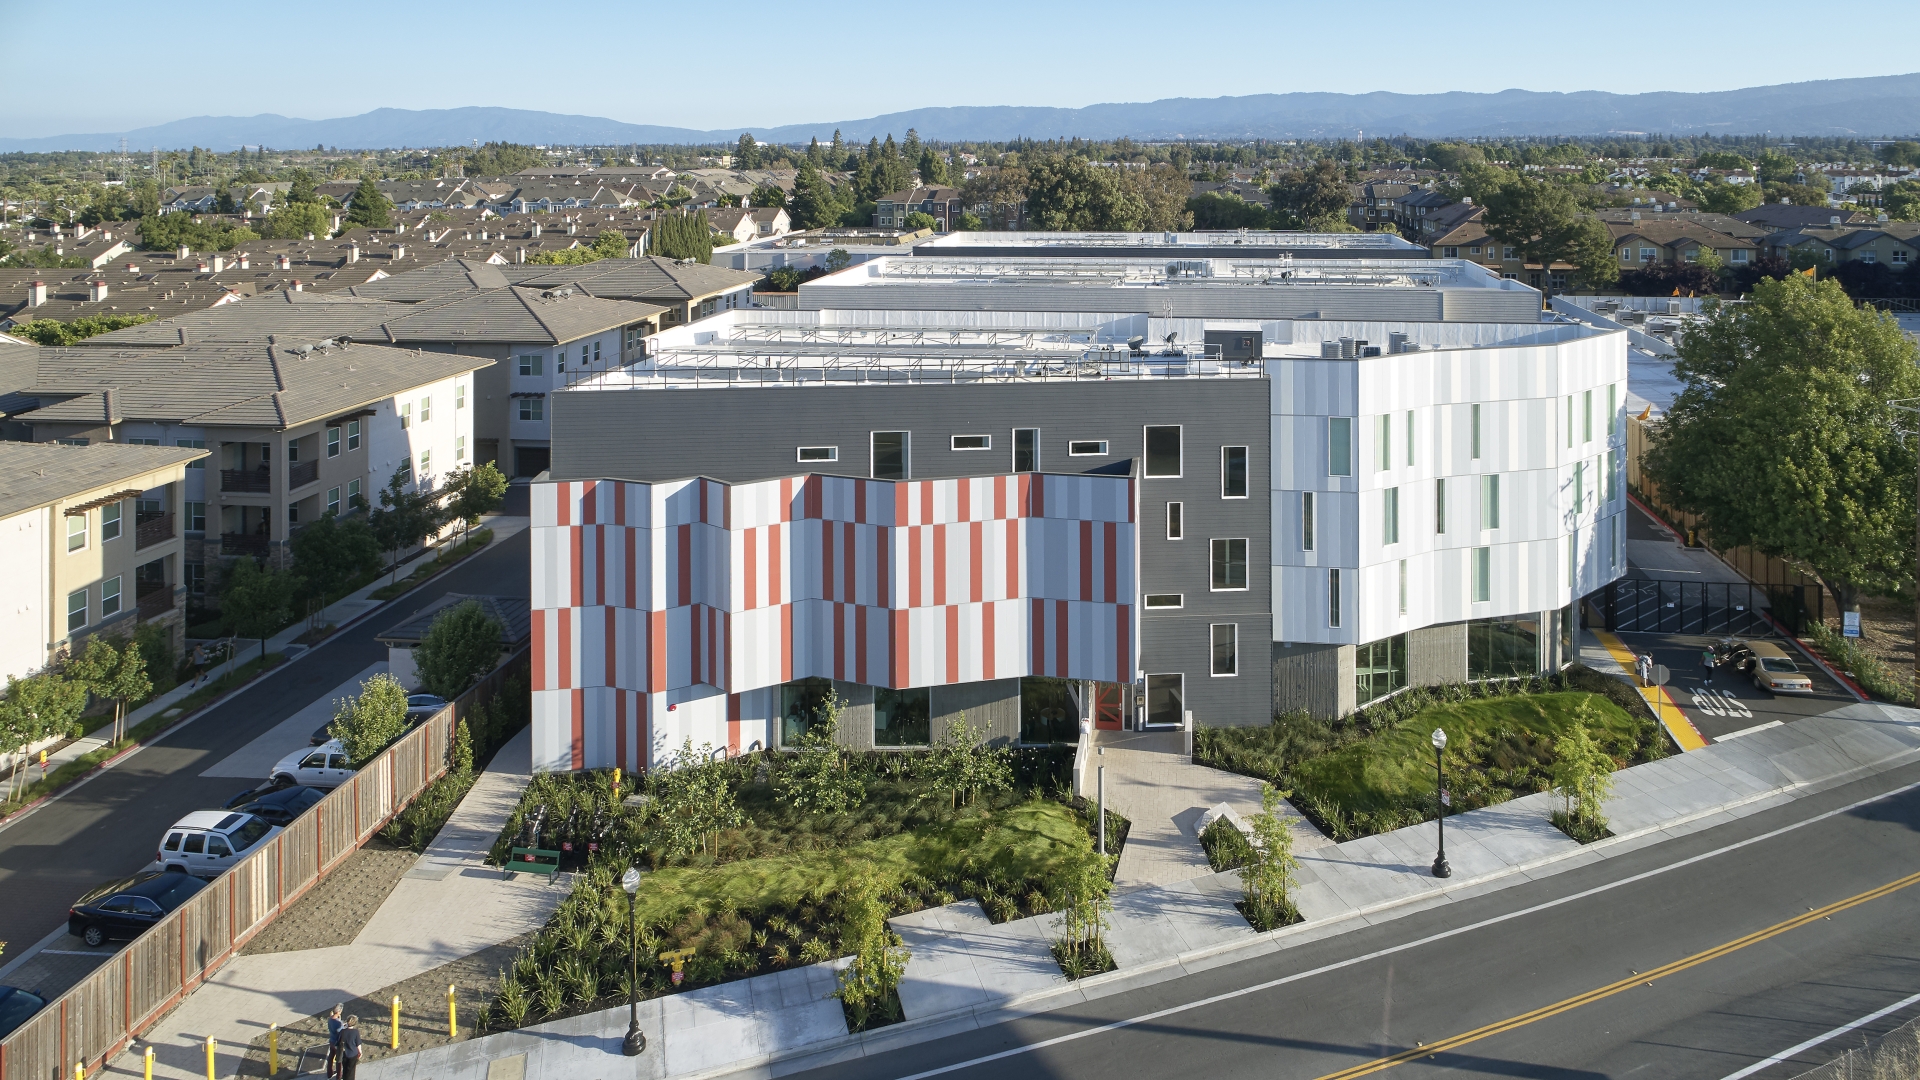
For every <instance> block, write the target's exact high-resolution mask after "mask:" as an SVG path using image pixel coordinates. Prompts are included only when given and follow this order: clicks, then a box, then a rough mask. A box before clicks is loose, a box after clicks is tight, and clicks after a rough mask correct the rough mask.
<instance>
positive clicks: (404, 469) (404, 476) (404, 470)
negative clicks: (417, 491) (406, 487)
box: [396, 457, 413, 484]
mask: <svg viewBox="0 0 1920 1080" xmlns="http://www.w3.org/2000/svg"><path fill="white" fill-rule="evenodd" d="M396 471H397V472H399V474H400V482H401V483H403V484H411V483H413V459H412V458H411V457H403V458H401V459H400V468H399V469H398V470H396Z"/></svg>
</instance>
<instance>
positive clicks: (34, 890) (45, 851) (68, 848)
mask: <svg viewBox="0 0 1920 1080" xmlns="http://www.w3.org/2000/svg"><path fill="white" fill-rule="evenodd" d="M527 559H528V535H527V533H526V532H524V531H523V532H520V533H518V534H516V535H514V536H512V537H509V538H508V539H506V540H503V541H501V542H500V543H499V544H498V545H497V546H491V547H488V548H487V549H485V550H483V551H482V552H481V553H480V554H479V555H477V556H475V557H474V558H472V559H471V560H469V561H468V562H466V563H465V564H464V565H462V566H460V567H458V568H456V569H454V570H451V571H448V572H447V573H445V574H442V575H441V576H440V577H439V578H437V579H435V580H434V581H433V582H432V583H431V584H430V585H427V586H425V587H423V588H422V589H420V590H418V591H416V592H414V593H411V594H409V595H408V596H407V597H405V598H404V599H402V600H401V601H400V602H399V603H398V604H397V605H394V606H390V607H388V608H383V609H380V610H378V611H376V612H375V613H374V614H373V615H371V616H369V617H368V618H366V619H365V620H364V621H362V622H361V623H360V624H359V625H357V626H355V627H353V628H351V629H348V630H345V631H342V632H341V633H339V634H336V635H335V636H334V637H333V638H330V639H328V640H327V641H326V642H325V643H323V644H322V645H320V646H319V647H318V648H316V649H314V650H313V651H312V652H310V653H309V654H307V655H305V656H303V657H300V658H299V659H297V660H295V661H293V662H292V663H289V664H287V665H285V666H284V667H282V668H280V669H278V670H276V671H275V672H274V673H273V675H272V676H271V677H269V678H267V679H265V680H262V681H260V682H257V683H255V684H254V685H253V686H252V687H250V688H249V689H247V690H245V691H243V692H241V693H239V694H237V695H235V696H233V697H230V698H228V699H227V700H225V701H223V702H221V703H220V704H219V705H218V706H216V707H214V708H213V709H211V710H209V711H208V712H206V713H204V714H202V715H201V717H200V718H199V719H197V720H195V721H193V722H192V723H190V724H188V725H187V726H186V727H184V728H181V729H179V730H177V731H176V732H174V733H173V734H171V735H169V736H167V737H165V738H164V739H162V740H160V741H159V742H158V743H155V744H153V745H150V746H148V747H147V748H146V749H144V750H142V751H140V752H139V753H138V754H135V755H133V756H132V757H130V758H127V759H126V760H124V761H122V762H121V763H120V764H119V765H118V766H116V767H115V768H113V769H112V770H110V771H108V772H106V773H103V774H100V775H98V776H96V777H95V778H94V779H93V780H92V781H90V782H89V783H87V784H85V785H83V786H81V787H80V788H78V789H76V790H73V791H71V792H69V793H68V794H67V795H65V796H64V797H62V798H60V799H57V800H55V801H54V802H51V803H48V804H46V805H44V806H42V807H41V808H40V809H39V810H36V811H34V812H33V813H32V814H30V815H28V816H27V817H26V818H24V819H22V820H20V821H19V822H17V823H15V824H13V825H11V826H9V827H7V828H6V829H4V830H0V898H4V902H0V941H8V942H11V943H12V947H11V948H9V949H8V952H9V954H11V955H10V957H9V958H11V957H12V956H18V955H19V954H20V952H21V951H22V950H23V949H25V948H27V947H28V946H30V945H32V944H33V943H34V942H37V941H39V940H40V939H41V938H43V937H45V936H46V935H47V934H49V933H51V932H53V931H54V930H56V929H59V928H60V927H62V926H64V925H65V924H66V920H67V908H68V907H69V905H71V904H72V903H73V901H74V900H75V899H77V898H78V897H79V896H80V895H81V894H82V893H84V892H85V891H86V890H87V889H89V888H91V887H93V886H95V885H98V884H100V883H102V882H104V881H106V880H109V879H111V878H114V877H118V876H121V875H125V874H131V873H134V872H136V871H138V870H139V869H140V868H141V867H143V866H145V865H146V864H148V863H150V862H152V861H153V857H154V851H155V847H156V845H157V844H158V843H159V839H160V836H161V834H162V833H163V832H164V831H165V830H166V827H167V826H168V825H171V824H173V823H174V822H175V821H178V820H179V819H180V818H181V817H182V816H184V815H186V814H188V813H190V812H192V811H194V810H201V809H206V808H208V807H217V806H219V805H220V804H221V803H223V802H225V801H226V800H227V799H228V798H229V797H230V796H232V795H233V794H234V793H235V792H236V791H239V790H240V789H241V788H242V787H244V786H246V785H245V782H244V781H241V780H236V779H234V778H233V777H202V776H201V775H200V773H202V772H204V771H205V770H206V769H208V768H209V767H211V766H212V765H213V764H215V763H216V762H218V761H220V760H221V759H223V758H225V757H226V756H227V755H228V754H230V753H232V752H233V751H235V750H237V749H239V748H240V747H243V746H245V745H246V744H247V743H248V742H250V741H251V740H253V739H254V738H255V737H257V736H259V735H260V734H261V733H262V732H265V731H266V730H267V729H269V728H271V727H273V726H274V725H275V724H278V723H279V722H280V721H282V720H285V719H286V718H287V717H289V716H291V715H292V714H294V713H295V712H298V711H299V710H300V709H301V708H302V707H303V706H305V705H307V704H309V703H310V702H312V701H313V700H314V699H315V698H318V697H321V696H322V695H325V694H327V693H329V692H331V691H332V690H333V689H334V688H335V687H337V686H339V685H340V684H341V683H342V682H344V681H345V680H347V679H349V678H351V677H352V676H354V675H356V674H358V673H360V672H361V671H364V670H365V669H366V668H367V666H368V665H369V664H373V663H376V662H378V661H382V660H385V659H386V656H387V650H386V648H385V647H384V646H382V645H379V644H377V643H376V642H375V641H374V640H373V639H374V635H375V634H377V633H379V632H381V631H383V630H385V629H387V628H388V627H390V626H392V625H394V624H395V623H396V622H398V621H400V620H401V618H402V617H403V616H404V615H405V614H407V613H408V612H411V611H414V610H417V609H418V608H421V607H424V606H425V605H426V604H427V603H428V602H430V601H432V600H434V599H436V598H438V597H439V596H441V595H443V594H445V593H449V592H458V593H487V594H494V595H512V596H526V595H528V578H527V569H526V567H527ZM255 647H256V648H257V647H258V646H257V644H256V646H255ZM288 749H289V750H292V749H297V747H289V748H288ZM261 779H262V780H264V779H265V777H264V776H263V777H261ZM73 941H74V942H75V943H76V945H75V946H71V947H74V948H83V946H78V945H77V942H78V941H79V939H78V938H75V939H73ZM101 954H102V955H103V956H104V955H107V950H105V949H102V950H101Z"/></svg>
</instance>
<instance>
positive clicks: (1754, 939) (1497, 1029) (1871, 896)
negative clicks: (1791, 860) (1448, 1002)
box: [1319, 873, 1920, 1080]
mask: <svg viewBox="0 0 1920 1080" xmlns="http://www.w3.org/2000/svg"><path fill="white" fill-rule="evenodd" d="M1915 884H1920V873H1915V874H1908V875H1907V876H1906V877H1903V878H1900V879H1899V880H1897V881H1889V882H1887V883H1886V884H1885V885H1881V886H1879V887H1878V888H1874V889H1868V890H1867V891H1866V892H1863V893H1860V894H1858V895H1856V896H1849V897H1847V898H1846V899H1845V900H1838V901H1835V902H1834V903H1831V904H1828V905H1827V906H1826V907H1823V908H1815V909H1814V910H1812V911H1809V912H1807V913H1806V914H1805V915H1796V916H1794V917H1793V918H1791V919H1788V920H1786V921H1785V922H1779V923H1775V924H1773V925H1772V926H1769V927H1767V928H1766V929H1764V930H1756V931H1754V932H1753V933H1751V934H1748V935H1747V936H1745V937H1741V938H1735V939H1733V940H1732V941H1729V942H1726V943H1725V944H1721V945H1715V946H1714V947H1713V948H1711V949H1707V950H1706V951H1704V952H1697V953H1694V954H1693V955H1692V956H1689V957H1685V958H1683V959H1680V960H1675V961H1673V962H1672V963H1670V964H1665V965H1662V966H1660V967H1657V968H1654V969H1653V970H1652V971H1646V972H1642V973H1640V974H1638V975H1635V976H1633V977H1632V978H1628V979H1621V980H1620V981H1619V982H1616V983H1609V984H1607V985H1606V986H1602V987H1598V988H1596V989H1593V990H1588V991H1587V992H1586V993H1583V994H1576V995H1574V996H1573V997H1570V998H1567V999H1565V1000H1563V1001H1556V1002H1554V1003H1553V1004H1551V1005H1546V1006H1542V1007H1541V1008H1538V1009H1535V1010H1533V1011H1532V1012H1526V1013H1521V1014H1520V1015H1518V1016H1512V1017H1508V1018H1507V1019H1505V1020H1500V1021H1497V1022H1495V1023H1492V1024H1488V1025H1487V1026H1485V1027H1480V1028H1475V1029H1473V1030H1472V1031H1466V1032H1462V1033H1460V1034H1458V1035H1453V1036H1450V1037H1448V1038H1445V1039H1441V1040H1440V1041H1439V1042H1434V1043H1428V1044H1427V1045H1425V1046H1417V1047H1415V1048H1413V1049H1411V1050H1402V1051H1401V1052H1399V1053H1397V1054H1394V1055H1392V1056H1390V1057H1383V1058H1375V1059H1374V1060H1372V1061H1368V1062H1363V1063H1361V1064H1359V1065H1355V1066H1353V1067H1351V1068H1347V1069H1342V1070H1340V1071H1339V1072H1334V1073H1328V1074H1326V1075H1325V1076H1322V1077H1320V1078H1319V1080H1350V1078H1352V1077H1358V1076H1366V1075H1369V1074H1371V1073H1377V1072H1380V1071H1381V1070H1383V1069H1391V1068H1393V1067H1394V1066H1395V1065H1404V1064H1406V1063H1407V1062H1409V1061H1416V1060H1418V1059H1420V1058H1423V1057H1429V1056H1432V1055H1434V1054H1439V1053H1444V1052H1446V1051H1448V1050H1454V1049H1457V1048H1459V1047H1462V1046H1465V1045H1467V1044H1468V1043H1472V1042H1478V1041H1480V1040H1481V1039H1484V1038H1487V1037H1489V1036H1492V1035H1498V1034H1500V1033H1501V1032H1503V1031H1512V1030H1513V1029H1515V1028H1519V1027H1525V1026H1526V1025H1528V1024H1531V1023H1533V1022H1534V1021H1536V1020H1545V1019H1547V1018H1548V1017H1550V1016H1558V1015H1560V1014H1561V1013H1564V1012H1569V1011H1571V1010H1573V1009H1577V1008H1579V1007H1580V1006H1582V1005H1588V1004H1591V1003H1593V1002H1596V1001H1599V1000H1601V999H1602V998H1609V997H1612V996H1613V995H1615V994H1618V993H1620V992H1621V991H1623V990H1630V989H1632V988H1633V987H1636V986H1645V985H1647V984H1649V983H1651V982H1653V981H1654V980H1656V979H1664V978H1666V977H1667V976H1669V975H1674V974H1678V973H1679V972H1682V971H1685V970H1687V969H1688V968H1692V967H1698V966H1699V965H1701V964H1704V963H1706V962H1708V961H1710V960H1717V959H1719V958H1720V957H1722V956H1726V955H1727V954H1729V953H1733V952H1738V951H1739V950H1741V949H1744V948H1746V947H1747V946H1749V945H1754V944H1758V943H1759V942H1762V941H1766V940H1767V939H1768V938H1773V937H1778V936H1780V935H1781V934H1784V933H1786V932H1787V931H1789V930H1795V929H1798V928H1800V927H1802V926H1805V925H1807V924H1808V923H1811V922H1819V921H1820V920H1821V919H1824V918H1827V917H1828V916H1830V915H1833V914H1836V913H1838V912H1842V911H1845V910H1847V909H1848V908H1851V907H1857V906H1859V905H1861V904H1864V903H1866V902H1867V901H1869V900H1878V899H1879V898H1881V897H1883V896H1887V895H1889V894H1891V893H1895V892H1899V891H1900V890H1901V889H1904V888H1906V887H1907V886H1909V885H1915Z"/></svg>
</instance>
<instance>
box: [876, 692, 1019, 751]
mask: <svg viewBox="0 0 1920 1080" xmlns="http://www.w3.org/2000/svg"><path fill="white" fill-rule="evenodd" d="M932 704H933V741H934V742H939V741H940V740H941V739H942V738H943V737H945V736H946V733H947V729H948V728H949V727H951V726H952V725H953V723H954V721H956V720H958V719H959V718H960V714H961V713H962V712H964V713H966V714H967V723H969V724H971V725H973V727H974V728H975V729H979V728H982V727H984V728H986V731H987V733H986V744H987V745H988V746H1012V745H1014V744H1015V743H1018V742H1019V741H1020V680H1019V679H994V680H992V681H990V682H974V683H959V684H957V685H954V686H936V687H934V688H933V701H932ZM868 726H869V727H871V726H872V725H868Z"/></svg>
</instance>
